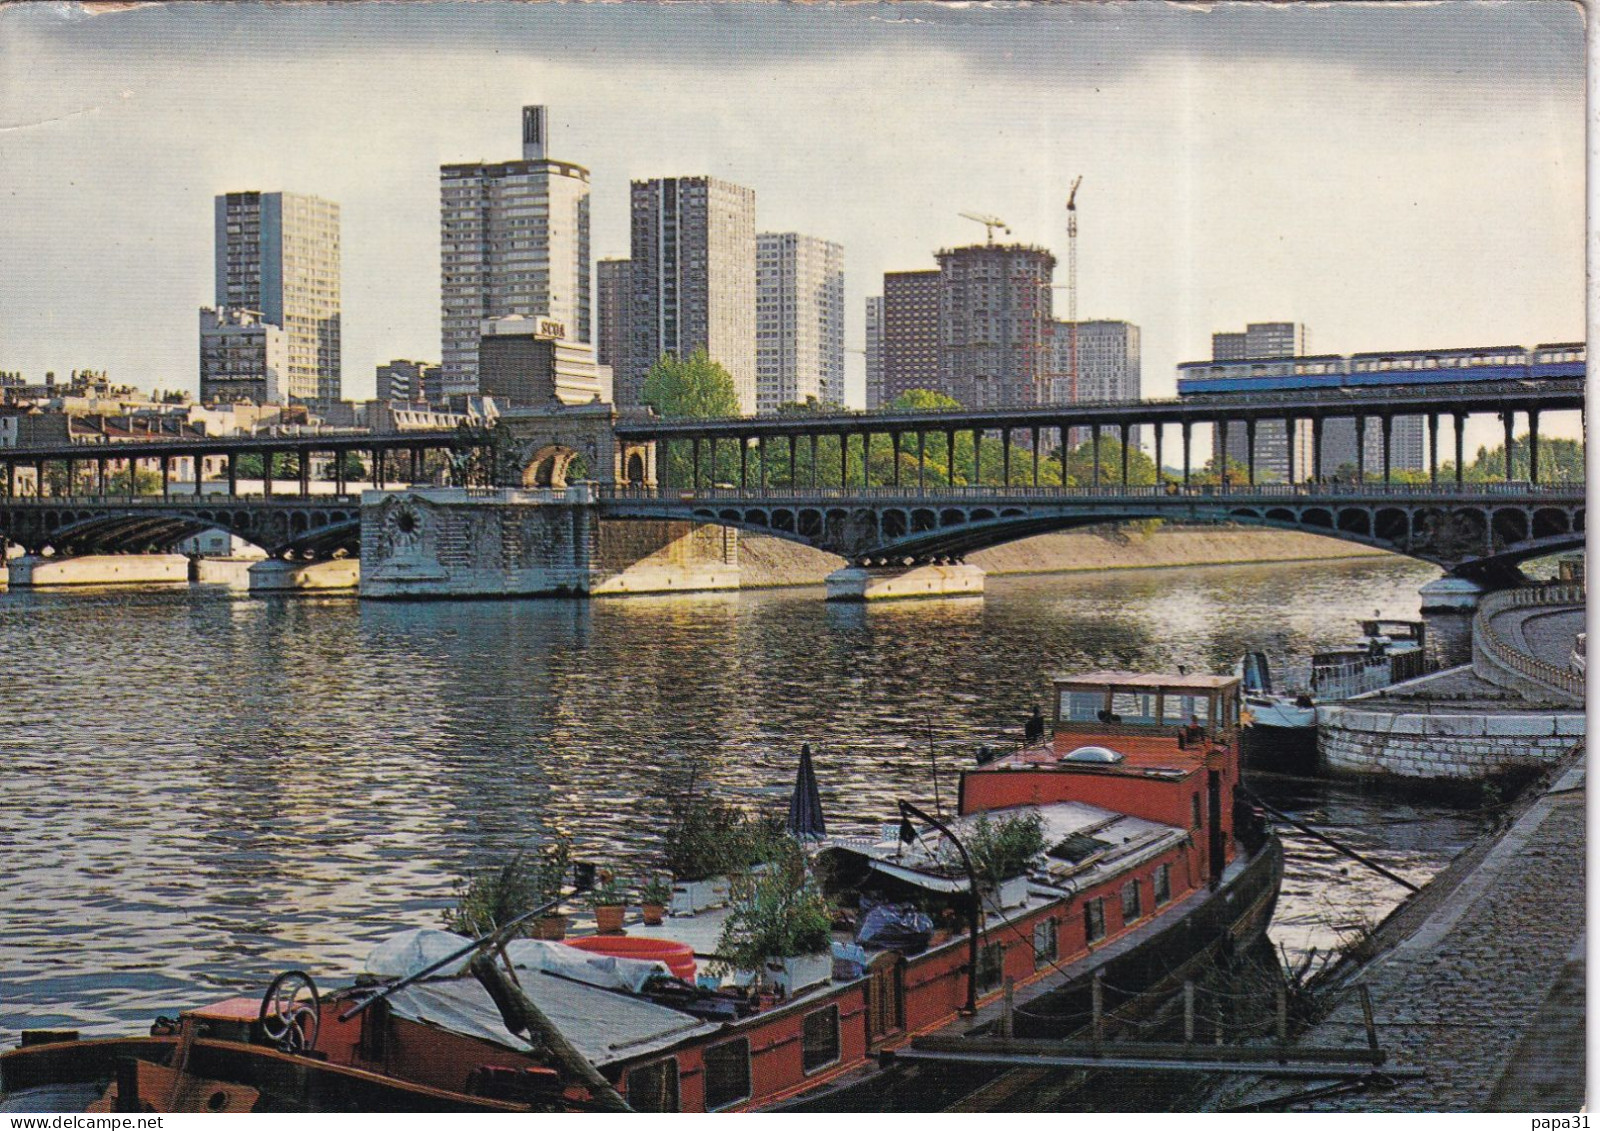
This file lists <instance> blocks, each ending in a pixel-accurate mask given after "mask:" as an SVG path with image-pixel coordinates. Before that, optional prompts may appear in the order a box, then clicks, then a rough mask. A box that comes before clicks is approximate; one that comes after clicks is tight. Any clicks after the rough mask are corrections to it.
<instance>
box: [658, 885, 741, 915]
mask: <svg viewBox="0 0 1600 1131" xmlns="http://www.w3.org/2000/svg"><path fill="white" fill-rule="evenodd" d="M731 888H732V885H731V883H730V881H729V879H728V877H727V876H712V877H710V878H709V879H705V880H679V881H678V882H677V883H675V884H673V885H672V903H671V905H670V910H671V911H672V913H673V914H674V915H693V914H695V913H696V912H698V911H709V910H710V909H711V908H713V907H726V906H727V904H728V893H729V891H730V890H731Z"/></svg>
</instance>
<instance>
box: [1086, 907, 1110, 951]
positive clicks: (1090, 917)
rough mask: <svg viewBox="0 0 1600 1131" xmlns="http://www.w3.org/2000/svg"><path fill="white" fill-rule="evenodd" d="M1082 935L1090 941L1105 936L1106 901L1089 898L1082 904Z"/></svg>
mask: <svg viewBox="0 0 1600 1131" xmlns="http://www.w3.org/2000/svg"><path fill="white" fill-rule="evenodd" d="M1083 937H1084V938H1086V939H1088V940H1089V941H1090V942H1094V941H1095V940H1096V939H1103V938H1105V937H1106V901H1105V900H1103V899H1091V900H1089V902H1087V903H1085V904H1084V905H1083Z"/></svg>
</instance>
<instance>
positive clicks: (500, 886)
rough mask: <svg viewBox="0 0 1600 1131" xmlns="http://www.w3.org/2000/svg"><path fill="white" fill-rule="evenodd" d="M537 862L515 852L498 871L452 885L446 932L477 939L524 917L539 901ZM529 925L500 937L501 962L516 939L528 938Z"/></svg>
mask: <svg viewBox="0 0 1600 1131" xmlns="http://www.w3.org/2000/svg"><path fill="white" fill-rule="evenodd" d="M540 884H541V871H540V861H539V860H537V859H529V857H528V855H527V853H524V852H519V853H517V854H516V856H514V857H512V858H511V860H509V861H508V862H507V863H505V864H503V865H501V866H500V867H498V868H490V869H486V870H485V871H482V872H479V873H477V874H476V875H473V876H470V877H468V878H466V879H464V880H461V881H460V882H459V883H457V884H456V904H455V906H454V907H448V908H446V909H445V911H444V926H445V929H446V930H449V931H454V932H455V933H456V934H458V935H465V936H467V937H468V938H480V937H482V936H483V935H487V934H490V933H492V932H494V931H497V930H499V929H500V928H502V927H504V926H505V925H506V924H507V923H510V922H512V921H513V920H514V919H517V918H518V917H520V916H522V915H525V914H527V913H528V912H529V911H532V910H533V909H534V908H536V907H538V906H539V905H540V903H542V902H544V900H543V899H542V888H541V886H540ZM529 933H531V932H530V925H524V926H523V927H521V928H519V929H518V930H517V931H516V932H513V933H510V934H507V935H505V936H503V937H502V938H501V939H500V941H499V944H498V945H497V946H496V948H495V949H496V951H497V952H498V953H499V954H500V957H501V959H502V960H504V959H505V946H506V944H507V943H508V942H510V941H511V940H512V939H513V938H515V937H516V936H517V935H525V934H529Z"/></svg>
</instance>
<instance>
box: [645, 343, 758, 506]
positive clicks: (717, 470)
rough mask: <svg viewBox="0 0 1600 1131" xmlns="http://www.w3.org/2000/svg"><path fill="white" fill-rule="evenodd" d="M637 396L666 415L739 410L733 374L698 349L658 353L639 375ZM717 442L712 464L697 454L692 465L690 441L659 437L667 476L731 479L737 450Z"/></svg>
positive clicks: (682, 480)
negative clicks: (640, 386)
mask: <svg viewBox="0 0 1600 1131" xmlns="http://www.w3.org/2000/svg"><path fill="white" fill-rule="evenodd" d="M639 399H640V400H642V401H643V402H644V403H645V404H647V405H649V406H650V407H651V408H653V409H655V410H656V411H657V412H658V413H660V414H661V415H662V416H663V417H666V418H667V419H669V420H704V419H707V418H709V417H716V416H738V415H739V393H738V390H737V389H735V388H734V384H733V378H732V377H731V376H730V375H729V373H728V371H727V370H726V369H724V368H722V366H720V365H718V364H717V363H716V362H714V361H712V360H711V358H710V357H708V356H706V351H705V350H703V349H702V350H695V351H694V353H693V354H691V355H690V356H689V357H688V358H683V359H680V358H675V357H672V356H671V355H669V354H662V355H661V357H659V358H658V359H657V360H656V363H655V364H654V365H652V366H651V367H650V372H649V373H647V374H646V375H645V379H644V389H643V391H642V392H641V393H640V398H639ZM719 447H720V449H721V450H720V451H718V452H717V458H716V461H715V465H714V466H708V464H707V463H706V462H705V460H702V462H701V466H700V467H699V468H696V467H695V466H694V445H693V444H692V443H689V442H686V441H681V440H680V441H676V442H674V441H670V440H669V441H667V442H665V443H663V444H662V445H661V448H662V449H663V452H662V454H664V456H665V459H666V474H667V477H668V478H667V481H668V482H670V483H676V484H685V485H688V484H693V485H699V484H701V483H707V482H709V483H720V482H728V481H732V480H733V479H734V478H735V477H737V475H738V473H739V471H738V469H739V459H738V453H737V452H736V451H730V450H729V447H730V445H727V444H722V445H719ZM658 458H660V455H658Z"/></svg>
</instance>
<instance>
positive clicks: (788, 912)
mask: <svg viewBox="0 0 1600 1131" xmlns="http://www.w3.org/2000/svg"><path fill="white" fill-rule="evenodd" d="M832 926H833V905H832V904H831V903H829V902H828V899H827V897H826V896H825V895H823V893H822V887H821V885H820V884H819V883H818V882H817V878H816V876H815V875H813V874H812V871H811V868H810V866H809V865H808V864H807V862H806V857H805V853H804V852H803V851H801V849H800V847H799V846H798V845H796V844H795V843H794V842H792V841H790V842H788V843H787V844H786V846H785V848H784V851H783V853H782V856H781V858H780V859H778V860H775V861H773V862H772V867H771V868H770V869H769V870H768V871H767V872H766V873H765V874H763V875H762V876H760V877H758V878H757V880H756V882H755V885H754V888H753V889H752V891H751V894H750V898H749V899H748V900H747V901H746V902H744V903H741V904H739V905H738V906H736V907H734V909H733V910H732V912H730V913H729V915H728V918H727V920H726V921H725V922H724V923H723V925H722V934H721V936H720V937H719V938H718V939H717V956H718V958H720V959H721V960H722V961H724V962H726V963H727V964H728V965H729V966H731V967H733V968H734V969H735V970H759V969H761V967H762V965H763V964H764V962H765V960H766V959H767V958H768V957H775V958H794V957H797V956H799V955H803V954H817V953H820V952H822V951H826V950H827V949H828V945H829V942H830V941H831V929H832Z"/></svg>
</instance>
